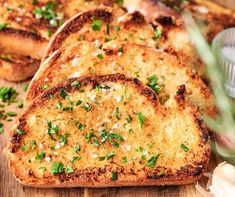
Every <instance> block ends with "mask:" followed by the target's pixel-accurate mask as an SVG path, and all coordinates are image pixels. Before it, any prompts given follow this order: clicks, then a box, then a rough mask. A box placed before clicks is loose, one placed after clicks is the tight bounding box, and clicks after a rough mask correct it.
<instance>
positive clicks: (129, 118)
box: [126, 115, 133, 123]
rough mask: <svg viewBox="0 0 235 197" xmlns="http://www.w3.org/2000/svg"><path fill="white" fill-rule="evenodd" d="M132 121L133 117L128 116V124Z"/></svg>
mask: <svg viewBox="0 0 235 197" xmlns="http://www.w3.org/2000/svg"><path fill="white" fill-rule="evenodd" d="M132 120H133V118H132V117H131V115H128V116H127V119H126V121H127V123H130V122H131V121H132Z"/></svg>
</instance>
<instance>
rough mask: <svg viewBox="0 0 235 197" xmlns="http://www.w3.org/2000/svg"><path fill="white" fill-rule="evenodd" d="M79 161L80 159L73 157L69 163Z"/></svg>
mask: <svg viewBox="0 0 235 197" xmlns="http://www.w3.org/2000/svg"><path fill="white" fill-rule="evenodd" d="M79 160H81V157H73V158H72V160H71V162H72V163H74V162H75V161H79Z"/></svg>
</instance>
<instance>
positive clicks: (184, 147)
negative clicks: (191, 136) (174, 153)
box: [180, 144, 189, 152]
mask: <svg viewBox="0 0 235 197" xmlns="http://www.w3.org/2000/svg"><path fill="white" fill-rule="evenodd" d="M180 148H181V149H182V150H183V151H184V152H188V151H189V149H188V147H187V146H185V144H181V146H180Z"/></svg>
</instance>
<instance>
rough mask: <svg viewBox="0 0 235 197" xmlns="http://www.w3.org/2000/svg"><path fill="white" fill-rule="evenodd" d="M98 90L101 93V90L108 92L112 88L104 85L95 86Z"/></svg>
mask: <svg viewBox="0 0 235 197" xmlns="http://www.w3.org/2000/svg"><path fill="white" fill-rule="evenodd" d="M94 88H95V89H96V90H98V91H101V90H108V89H110V87H109V86H108V85H105V84H102V85H95V87H94Z"/></svg>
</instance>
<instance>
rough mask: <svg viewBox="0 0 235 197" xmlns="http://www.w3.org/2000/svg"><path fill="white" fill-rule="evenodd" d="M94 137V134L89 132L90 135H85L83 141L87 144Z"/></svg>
mask: <svg viewBox="0 0 235 197" xmlns="http://www.w3.org/2000/svg"><path fill="white" fill-rule="evenodd" d="M94 136H95V135H94V133H93V132H90V133H87V134H86V135H85V139H86V141H87V142H90V140H91V138H92V137H94Z"/></svg>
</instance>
